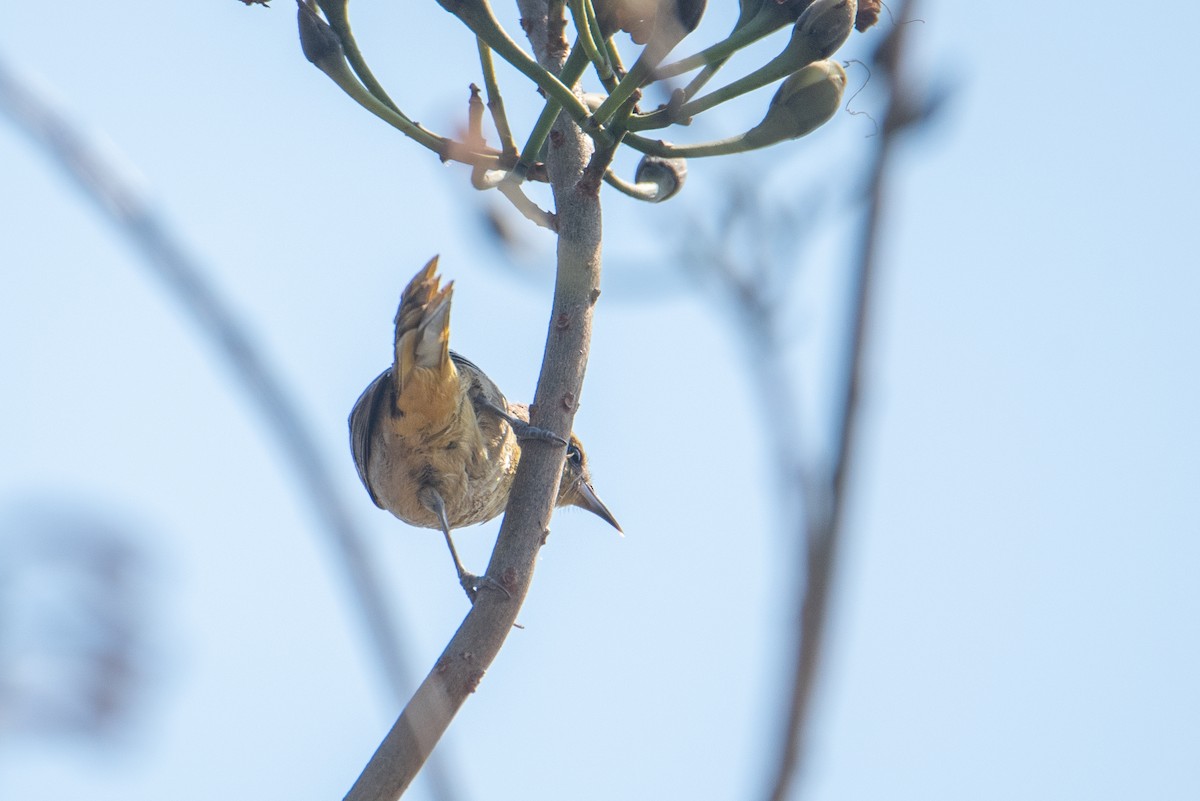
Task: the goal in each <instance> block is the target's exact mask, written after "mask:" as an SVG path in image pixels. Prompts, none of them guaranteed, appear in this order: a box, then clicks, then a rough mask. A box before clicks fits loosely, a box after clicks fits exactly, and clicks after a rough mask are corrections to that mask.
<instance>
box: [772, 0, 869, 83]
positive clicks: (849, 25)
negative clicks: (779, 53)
mask: <svg viewBox="0 0 1200 801" xmlns="http://www.w3.org/2000/svg"><path fill="white" fill-rule="evenodd" d="M857 13H858V3H857V2H856V0H814V2H813V3H812V4H811V5H809V6H808V7H807V8H806V9H804V13H803V14H801V15H800V18H799V19H797V20H796V24H795V26H793V28H792V38H791V40H789V41H788V46H787V50H786V51H785V52H786V53H788V55H789V56H790V62H791V63H792V64H794V65H795V69H799V68H800V67H802V66H804V65H805V64H811V63H813V62H814V61H820V60H821V59H823V58H829V57H830V56H832V55H833V54H834V53H836V52H837V49H838V48H839V47H841V46H842V44H843V43H844V42H845V41H846V39H847V38H849V36H850V31H852V30H854V18H855V15H856V14H857Z"/></svg>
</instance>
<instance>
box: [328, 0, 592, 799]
mask: <svg viewBox="0 0 1200 801" xmlns="http://www.w3.org/2000/svg"><path fill="white" fill-rule="evenodd" d="M519 6H520V11H521V17H522V20H523V22H524V25H525V28H526V32H527V33H528V35H529V39H530V42H531V43H532V44H533V49H534V53H535V54H536V55H537V59H538V62H539V64H540V65H541V66H542V67H543V68H545V69H546V70H548V71H549V72H551V73H554V74H556V75H557V74H560V73H561V70H562V66H563V64H564V62H565V59H566V55H567V47H566V42H565V40H563V39H562V29H563V28H562V20H561V19H560V20H550V19H549V18H548V15H547V8H548V6H549V3H548V2H547V0H520V2H519ZM557 9H558V13H559V14H560V15H561V14H562V7H561V4H559V5H558V6H557ZM549 141H550V147H549V154H548V157H547V162H546V165H547V169H548V172H549V176H550V183H551V187H552V189H553V192H554V200H555V213H556V219H557V223H558V271H557V280H556V284H555V291H554V304H553V309H552V311H551V316H550V320H551V322H550V326H549V333H548V336H547V340H546V350H545V355H544V357H543V361H542V371H541V375H540V377H539V379H538V387H537V393H536V396H535V403H534V404H533V405H532V406H531V408H530V417H531V421H532V422H533V424H534V425H536V426H539V427H541V428H545V429H549V430H551V431H554V432H558V433H559V434H561V435H564V436H565V435H567V434H569V432H570V431H571V428H572V424H573V421H574V417H575V409H576V408H577V406H578V399H579V393H580V389H581V387H582V383H583V374H584V369H585V365H586V363H587V353H588V347H589V342H590V338H591V323H592V307H593V305H594V304H595V301H596V299H597V298H598V297H599V294H600V289H599V283H600V200H599V191H598V188H599V187H598V183H597V185H595V186H592V185H586V186H585V185H584V184H583V183H582V182H581V181H580V178H581V177H582V176H583V173H584V168H585V166H586V164H587V162H588V159H589V156H590V154H591V147H592V146H591V140H590V139H589V138H588V137H587V136H585V135H584V134H583V132H582V131H581V130H580V129H579V127H578V126H577V125H576V124H575V123H573V122H572V121H571V119H570V117H569V116H567V114H562V115H560V116H559V118H558V120H557V122H556V123H555V125H554V128H553V129H552V131H551V133H550V138H549ZM564 454H565V450H564V448H563V446H561V445H557V444H551V443H547V442H537V441H527V442H525V443H524V444H523V447H522V456H521V462H520V464H519V466H518V469H517V474H516V477H515V478H514V480H513V486H512V492H511V495H510V496H509V501H508V509H507V512H506V513H505V516H504V522H503V524H502V525H501V527H500V535H499V538H498V540H497V542H496V547H495V549H494V550H493V551H492V558H491V561H490V563H489V565H488V569H487V575H488V576H491V577H492V578H494V579H496V580H498V581H500V582H501V583H502V584H503V585H504V587H505V588H506V589H507V591H508V593H509V596H507V597H506V596H505V595H504V594H503V593H499V592H483V593H481V594H480V596H479V598H478V599H477V600H476V602H475V604H474V606H473V607H472V608H471V611H470V612H469V613H468V614H467V617H466V619H465V620H463V622H462V625H461V626H460V627H459V629H458V631H457V632H456V633H455V635H454V637H453V638H452V639H451V640H450V643H449V644H448V645H447V646H446V648H445V650H444V651H443V652H442V655H441V656H440V657H439V658H438V660H437V663H436V664H435V665H434V668H433V670H432V671H431V672H430V673H429V675H428V676H427V677H426V678H425V681H424V682H422V684H421V686H420V687H419V688H418V690H417V692H416V694H415V695H414V696H413V698H412V700H411V701H409V703H408V706H406V707H405V709H404V712H403V713H402V714H401V716H400V718H399V719H398V720H397V721H396V724H395V725H394V726H393V727H392V729H391V731H390V732H388V734H387V736H386V737H385V738H384V741H383V742H382V743H381V744H380V746H379V748H378V749H377V750H376V752H375V754H374V756H373V757H372V758H371V761H370V762H369V763H368V764H367V766H366V768H364V769H363V772H362V775H360V776H359V778H358V781H357V782H356V783H355V785H354V787H353V788H351V790H350V793H349V794H348V795H347V796H346V798H347V801H382V800H383V799H395V798H398V797H399V796H400V795H401V794H402V793H403V792H404V791H405V789H406V788H407V787H408V785H409V783H411V781H412V779H413V778H414V776H415V775H416V773H417V771H419V770H420V768H421V764H422V763H423V762H424V760H425V759H426V757H427V756H428V755H429V754H430V753H431V752H432V750H433V748H434V746H435V745H436V744H437V742H438V740H439V739H440V738H441V736H442V734H443V733H444V732H445V731H446V729H447V727H449V725H450V721H451V720H452V719H453V718H454V715H455V714H456V713H457V712H458V710H459V708H460V707H461V706H462V704H463V703H464V702H465V701H466V698H467V696H468V695H470V693H472V692H474V690H475V688H476V687H477V686H478V685H479V682H480V681H481V680H482V678H483V674H484V672H485V671H486V670H487V668H488V667H489V666H490V665H491V663H492V661H493V660H494V659H495V658H496V656H497V654H498V653H499V651H500V647H501V646H502V645H503V643H504V640H505V638H507V636H508V634H509V632H510V631H512V627H513V623H514V622H516V619H517V613H518V611H519V610H520V608H521V604H522V602H523V601H524V599H525V596H526V594H527V593H528V591H529V586H530V582H531V580H532V578H533V570H534V565H535V562H536V558H537V552H538V549H539V548H540V547H541V545H542V544H543V543H544V542H545V540H546V537H547V536H549V533H550V528H549V524H550V515H551V512H552V511H553V506H554V500H555V497H556V494H557V489H558V483H559V479H560V478H561V476H562V468H563V459H564Z"/></svg>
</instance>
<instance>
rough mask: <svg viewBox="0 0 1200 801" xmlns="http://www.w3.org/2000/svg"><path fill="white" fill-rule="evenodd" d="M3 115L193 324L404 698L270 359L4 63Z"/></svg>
mask: <svg viewBox="0 0 1200 801" xmlns="http://www.w3.org/2000/svg"><path fill="white" fill-rule="evenodd" d="M0 111H3V112H5V113H6V114H7V115H8V117H9V119H10V120H11V121H12V123H13V125H14V126H15V127H16V128H17V130H19V131H20V132H22V133H23V134H25V135H26V136H27V137H28V138H29V140H30V141H31V143H32V144H33V145H34V146H35V147H36V148H38V149H39V150H41V151H42V152H44V153H45V154H46V155H47V156H48V157H49V158H50V159H51V161H52V162H53V164H54V165H55V166H57V167H59V168H61V169H62V170H63V172H64V173H65V174H66V175H67V177H68V178H69V179H70V180H71V181H72V182H73V183H74V184H75V186H76V187H77V188H78V189H79V190H80V191H81V192H82V193H83V195H84V196H85V197H86V198H87V199H88V200H90V201H91V202H92V203H93V204H94V205H95V206H96V207H97V209H98V210H99V211H100V213H101V214H102V215H103V216H104V218H105V219H107V221H108V222H109V223H110V224H111V225H112V226H113V228H114V229H115V230H117V231H118V232H120V233H121V234H123V235H124V236H125V238H126V239H127V240H128V241H129V243H130V244H131V245H133V247H134V248H135V249H136V250H137V251H138V252H139V253H140V254H141V255H142V257H143V264H144V265H145V266H146V267H148V268H149V269H150V270H151V271H152V272H153V273H154V274H155V276H156V277H157V278H158V279H159V280H160V281H162V284H163V286H164V287H165V288H166V289H167V291H168V292H169V293H170V294H171V295H172V296H173V297H174V298H175V300H176V301H177V302H178V303H179V304H180V306H181V307H182V308H183V309H184V311H185V312H186V313H188V314H189V315H190V316H191V317H192V320H193V322H194V323H195V325H196V326H197V328H198V329H199V331H200V333H201V334H202V335H203V336H204V337H205V338H206V339H207V340H209V342H210V343H211V344H212V346H213V347H214V349H215V351H216V353H217V354H218V355H219V356H221V357H222V358H223V359H224V360H225V361H226V362H227V363H228V365H229V367H230V368H231V370H232V372H233V375H234V377H235V378H236V380H237V381H238V383H239V384H240V385H241V387H242V389H243V391H244V392H246V394H247V396H248V397H249V399H250V401H251V402H252V403H253V404H255V405H256V406H257V407H258V410H259V413H260V415H261V419H262V421H263V422H264V423H265V425H266V426H267V428H268V429H269V430H270V431H271V433H272V434H273V435H274V437H275V439H276V442H277V444H278V445H279V447H280V448H281V449H282V451H283V453H284V455H285V461H286V462H287V463H288V464H289V465H291V466H292V467H293V468H294V469H295V471H296V477H297V479H298V480H299V482H300V494H302V495H303V496H304V497H306V498H308V499H309V500H310V501H311V503H312V504H313V507H314V510H315V512H316V516H317V519H318V520H319V522H320V524H319V528H320V529H321V530H322V531H323V532H324V533H325V534H326V535H327V536H328V539H329V541H330V543H331V544H332V546H333V550H334V552H335V553H337V554H338V556H339V557H340V558H341V566H342V570H343V571H344V573H345V579H346V582H347V583H348V584H349V587H350V590H351V592H352V593H353V595H354V596H356V597H357V600H358V603H357V604H355V606H356V608H357V609H358V611H359V613H360V614H361V616H362V621H361V622H362V625H363V626H364V627H365V628H366V630H367V632H368V635H369V637H370V640H371V643H372V646H373V648H374V650H375V654H376V657H377V658H378V660H379V663H380V665H381V667H382V668H383V671H384V674H385V676H386V677H387V682H388V686H389V687H390V688H391V690H392V691H393V692H394V693H395V694H396V696H397V697H398V698H401V699H402V698H403V697H404V695H405V694H406V693H407V692H408V691H409V688H410V687H411V686H412V684H413V676H412V675H411V672H410V670H409V668H408V665H407V664H406V663H405V660H404V657H403V649H402V646H401V638H400V636H399V634H398V632H399V630H400V624H399V620H398V618H397V615H396V613H395V612H394V611H393V610H392V609H391V607H390V606H389V602H388V600H387V595H386V594H385V593H384V592H383V590H382V589H381V587H382V584H381V582H380V581H379V580H378V579H377V578H376V576H375V573H374V570H373V569H372V562H371V559H370V558H369V557H368V555H367V553H366V549H365V546H364V544H363V543H364V541H365V538H364V536H363V534H362V532H361V531H359V529H358V526H357V525H356V524H355V522H354V518H353V516H352V515H351V514H350V511H349V508H348V506H347V504H346V503H345V502H344V500H343V499H342V497H341V495H340V494H339V492H338V490H337V485H336V482H335V481H334V480H333V470H332V469H331V468H330V467H329V465H328V464H327V463H326V462H325V460H324V458H323V457H322V455H321V450H320V448H319V447H318V445H317V440H316V437H315V436H314V435H313V433H312V432H311V430H310V428H309V426H308V424H307V423H306V422H305V421H304V418H303V415H302V414H301V413H300V411H299V409H298V408H297V406H296V404H295V403H294V402H293V400H292V398H291V396H290V395H289V393H288V391H287V390H286V389H285V388H284V383H283V381H282V380H281V379H280V378H279V376H278V375H277V374H276V372H275V369H274V367H273V366H272V365H271V363H270V360H269V359H268V357H267V356H266V354H265V353H264V352H263V351H262V350H261V349H260V348H259V346H258V344H257V343H256V341H255V340H254V339H253V337H252V336H251V335H250V334H249V332H248V329H247V327H246V325H245V324H244V323H243V322H242V321H241V320H240V319H239V318H238V317H237V315H236V314H235V313H234V312H233V310H232V308H231V307H230V305H229V304H228V303H227V302H226V301H225V299H224V298H222V297H221V296H220V294H219V292H218V290H217V289H216V287H215V286H214V285H213V284H211V283H210V282H209V281H208V279H207V278H206V277H205V271H204V270H203V268H202V267H201V265H200V264H199V263H198V262H197V261H196V260H195V259H194V258H192V256H191V255H190V254H189V253H188V252H187V251H186V249H185V248H184V247H183V246H182V245H181V244H180V243H179V242H177V241H176V239H175V238H174V236H173V235H172V233H171V231H170V230H169V229H168V227H167V226H166V225H165V224H164V223H163V222H162V221H161V220H159V219H158V218H157V216H156V215H155V213H154V210H153V208H152V206H150V205H149V204H148V203H147V202H146V201H145V199H144V198H143V197H142V196H141V195H140V194H139V193H138V191H137V190H135V189H134V188H133V187H131V186H130V185H129V184H128V183H126V182H125V181H124V180H123V179H122V178H121V176H120V175H119V174H118V172H117V170H116V169H114V168H113V167H112V166H111V165H110V164H109V163H108V162H107V161H105V159H104V158H103V157H102V156H101V155H100V154H99V153H98V152H97V151H96V150H95V149H93V148H92V147H91V146H90V145H89V143H88V142H87V141H86V140H85V139H84V137H83V136H82V135H81V134H80V133H79V132H78V131H77V130H76V129H75V127H74V126H72V125H71V124H70V123H69V122H68V121H67V120H66V119H65V118H64V117H62V116H60V115H59V114H58V113H57V112H55V111H54V110H53V109H52V108H50V107H49V106H48V105H46V104H45V103H44V102H43V101H42V100H41V99H40V98H39V97H37V95H36V94H34V93H33V92H32V91H30V90H29V89H27V88H25V87H24V86H22V85H21V83H20V82H19V81H18V80H17V78H16V76H15V75H14V74H12V73H11V72H10V71H9V70H8V69H6V67H5V65H4V63H3V62H2V61H0ZM430 780H431V783H432V784H433V788H434V792H435V794H436V795H437V797H438V798H441V799H451V798H454V797H455V795H456V794H455V793H454V792H453V791H452V789H451V786H450V782H449V773H448V772H447V771H446V769H445V767H444V766H439V767H438V768H437V769H436V770H435V771H433V772H431V774H430Z"/></svg>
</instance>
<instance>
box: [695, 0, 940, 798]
mask: <svg viewBox="0 0 1200 801" xmlns="http://www.w3.org/2000/svg"><path fill="white" fill-rule="evenodd" d="M915 5H916V4H915V2H912V0H905V2H902V3H901V4H900V5H899V7H898V8H897V9H896V18H897V20H900V21H901V22H897V23H896V24H894V25H893V27H892V29H891V32H890V33H889V35H888V36H887V37H886V38H885V39H884V41H883V42H882V43H881V45H880V48H879V51H878V54H877V56H876V59H875V62H874V66H875V72H874V74H875V75H876V76H877V77H878V78H879V79H881V80H883V81H884V82H885V94H886V103H887V105H886V109H885V111H884V117H883V120H884V121H883V130H882V132H881V135H880V136H878V137H876V138H875V139H874V140H873V141H874V144H875V146H874V152H873V154H872V155H871V159H870V161H869V162H868V174H867V189H866V196H865V201H866V203H865V216H864V221H863V230H862V233H861V235H860V237H859V243H860V245H859V253H858V255H857V259H856V263H855V265H854V267H853V270H852V273H851V280H850V304H849V309H848V311H847V314H846V318H845V328H844V334H843V336H842V347H843V348H844V350H843V354H842V357H841V360H840V367H839V368H838V374H837V375H836V376H834V379H833V386H834V396H833V399H832V401H833V403H832V405H833V409H834V414H835V418H834V421H833V436H832V438H831V442H832V445H831V450H830V452H829V453H827V454H825V455H824V456H823V458H821V459H819V460H814V459H813V458H812V457H811V456H807V455H806V453H805V450H804V448H803V447H802V445H803V443H802V439H801V438H802V435H803V433H804V432H803V426H802V415H801V411H800V399H799V396H798V394H797V392H796V390H795V385H794V384H793V382H791V381H790V380H789V375H790V370H789V368H788V365H787V358H786V345H787V343H786V341H785V340H784V338H782V337H781V336H780V330H781V328H782V326H783V324H784V322H785V320H784V319H783V317H782V311H783V310H781V309H780V308H779V306H778V303H779V299H780V298H781V297H786V294H787V293H786V292H783V291H782V290H783V289H784V288H785V287H783V286H781V282H782V281H785V280H787V279H788V277H789V276H790V275H792V274H793V273H794V270H793V269H791V265H789V264H786V263H780V262H779V261H777V260H776V257H775V255H774V254H773V253H772V252H769V248H770V243H772V242H773V241H774V240H775V239H778V238H779V236H780V235H783V236H785V237H787V238H788V239H789V241H790V243H791V244H790V248H786V249H790V250H792V251H793V252H794V251H795V250H798V249H799V248H798V247H797V245H796V243H797V241H799V240H802V239H803V237H804V234H805V233H807V232H805V231H804V230H803V229H802V228H801V229H800V231H799V232H798V233H797V230H796V229H797V221H798V220H805V219H811V216H810V215H805V214H803V213H802V214H800V215H799V217H798V218H797V219H792V220H787V219H780V218H773V217H772V216H771V214H770V213H769V212H770V208H769V207H768V205H767V204H764V203H763V202H761V201H760V200H757V199H755V198H753V197H751V196H749V195H748V193H747V190H746V188H745V187H741V188H735V190H734V191H733V192H732V193H731V198H730V204H729V207H728V209H727V211H726V212H725V214H724V216H723V218H722V225H723V228H722V229H721V230H719V231H717V232H716V233H715V234H714V235H712V236H710V237H708V238H707V239H706V240H705V241H704V243H703V244H702V245H700V246H699V247H694V248H693V249H692V251H690V253H691V258H690V260H689V261H690V263H691V264H693V265H696V266H699V267H703V268H705V272H704V275H705V276H707V277H708V278H709V279H710V280H711V281H712V282H713V283H715V285H716V288H717V291H718V294H719V296H720V298H721V299H722V301H724V302H725V303H726V304H727V305H728V306H729V307H730V308H731V309H732V310H733V312H734V316H735V319H736V326H735V331H736V333H737V335H738V336H739V337H740V338H741V339H742V344H743V345H744V346H745V350H746V351H747V352H748V353H750V354H751V355H752V356H751V358H748V359H746V363H747V365H748V366H749V369H750V370H751V371H752V373H751V378H752V381H753V383H754V392H752V393H751V396H752V397H754V398H756V399H757V400H758V401H759V402H760V404H761V407H762V408H761V409H760V415H761V419H762V420H764V421H769V425H770V431H771V436H770V437H769V438H768V439H769V441H770V443H769V444H770V448H771V451H770V453H771V462H772V464H771V470H770V471H769V472H771V473H773V474H774V475H776V476H778V477H779V479H780V480H779V484H778V493H779V499H780V507H781V509H782V510H783V513H782V520H783V522H784V525H785V527H787V528H788V529H791V530H797V531H799V532H801V536H802V540H801V543H802V547H801V548H800V549H799V554H800V560H799V562H798V563H797V565H796V571H795V573H796V577H795V580H794V582H793V585H794V587H795V589H796V593H797V597H796V600H795V602H794V606H793V608H794V609H795V610H797V613H798V614H797V615H796V618H795V624H796V625H795V628H794V629H793V630H792V631H791V632H789V634H788V638H789V640H790V643H791V645H790V647H789V648H788V650H787V652H786V653H787V655H788V656H787V659H788V663H789V665H790V667H789V669H788V671H787V675H789V676H790V681H789V682H788V684H787V686H786V689H785V699H786V700H785V702H784V704H783V707H784V708H785V709H786V710H787V712H786V715H785V718H784V720H783V721H782V727H781V728H782V731H781V732H780V735H781V736H780V737H779V743H780V748H779V752H778V754H777V755H776V756H775V759H774V766H773V768H772V769H771V771H770V773H769V775H768V780H767V783H766V785H767V786H766V794H767V796H768V797H769V798H770V799H771V801H784V799H786V798H789V797H790V796H791V795H792V794H793V790H794V789H795V786H796V783H797V781H798V780H799V779H801V778H802V777H803V774H804V767H805V762H804V760H805V758H806V757H807V755H808V734H809V728H810V726H811V719H812V707H813V698H814V691H815V688H816V685H817V681H818V678H819V673H818V671H819V668H820V667H821V663H822V659H823V652H824V646H825V640H826V637H825V632H826V624H827V622H828V617H829V605H830V597H831V594H832V584H833V581H834V580H835V577H836V575H837V558H838V554H839V552H840V544H841V540H842V539H843V531H842V526H843V521H844V512H845V509H846V504H847V501H848V496H849V492H850V486H849V481H850V476H851V475H852V470H853V458H854V456H855V444H856V438H857V432H858V422H859V415H858V409H859V398H860V396H861V394H862V387H863V370H864V368H863V364H864V352H865V350H866V337H867V334H868V332H869V331H870V327H871V311H872V304H871V301H872V282H873V276H874V273H875V270H876V261H877V251H878V240H879V231H880V227H881V220H882V217H883V214H884V204H885V200H886V179H887V177H888V172H889V167H890V164H891V158H892V154H893V149H894V147H895V144H896V141H897V139H898V136H899V134H900V133H901V132H902V131H903V130H904V129H906V128H908V127H909V126H911V125H912V124H913V123H915V122H917V121H919V120H920V119H921V117H922V116H923V115H924V113H925V110H924V108H923V107H922V105H923V104H922V103H920V102H918V100H917V99H916V98H915V97H914V95H913V90H912V87H911V86H910V85H909V82H908V81H907V79H906V76H905V75H904V74H903V69H902V67H903V61H902V56H903V45H904V36H905V32H906V28H907V25H906V24H904V22H903V21H905V20H909V19H911V15H912V13H913V8H914V6H915ZM734 228H744V229H746V230H745V231H737V232H735V231H733V230H732V229H734ZM735 234H741V235H742V236H741V238H738V240H737V241H738V242H742V241H749V242H751V243H752V244H753V245H754V246H756V247H758V248H759V251H758V252H748V251H749V249H748V248H742V249H736V248H734V247H732V246H731V245H730V241H731V240H732V239H733V238H734V235H735Z"/></svg>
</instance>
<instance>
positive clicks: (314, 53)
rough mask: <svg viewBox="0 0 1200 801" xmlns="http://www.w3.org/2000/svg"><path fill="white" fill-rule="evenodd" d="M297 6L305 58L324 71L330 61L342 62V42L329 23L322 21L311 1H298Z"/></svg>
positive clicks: (301, 46) (301, 44)
mask: <svg viewBox="0 0 1200 801" xmlns="http://www.w3.org/2000/svg"><path fill="white" fill-rule="evenodd" d="M296 5H297V6H299V9H298V10H297V12H296V21H297V22H298V23H299V25H300V49H301V50H303V51H304V57H305V58H307V59H308V60H309V61H311V62H312V63H313V64H316V65H317V66H318V67H319V68H320V69H321V70H322V71H324V70H325V69H326V67H327V66H328V65H329V63H330V59H337V60H339V61H340V60H341V59H342V58H344V56H343V54H342V42H341V40H339V39H338V37H337V34H336V33H334V32H333V29H332V28H330V27H329V23H328V22H326V21H325V20H323V19H321V16H320V15H319V14H318V13H317V10H316V6H315V5H313V4H312V2H311V0H309V2H300V0H297V3H296Z"/></svg>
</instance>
